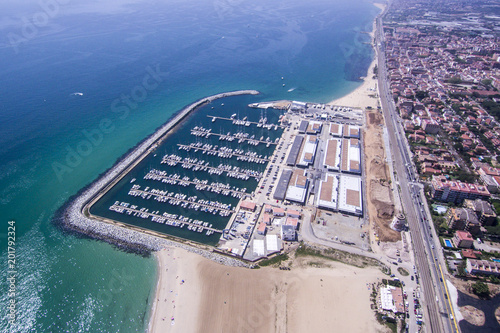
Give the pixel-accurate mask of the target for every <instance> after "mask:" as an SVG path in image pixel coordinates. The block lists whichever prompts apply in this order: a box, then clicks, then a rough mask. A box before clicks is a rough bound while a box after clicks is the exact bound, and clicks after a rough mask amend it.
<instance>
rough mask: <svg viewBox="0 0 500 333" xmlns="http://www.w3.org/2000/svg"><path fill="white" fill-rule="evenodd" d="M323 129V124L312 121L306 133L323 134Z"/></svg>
mask: <svg viewBox="0 0 500 333" xmlns="http://www.w3.org/2000/svg"><path fill="white" fill-rule="evenodd" d="M322 128H323V124H322V123H321V122H319V121H310V122H309V125H308V126H307V130H306V133H307V134H314V135H316V134H319V133H321V129H322Z"/></svg>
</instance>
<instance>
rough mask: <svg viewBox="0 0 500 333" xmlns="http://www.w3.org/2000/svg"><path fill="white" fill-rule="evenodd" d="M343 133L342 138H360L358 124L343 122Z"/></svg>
mask: <svg viewBox="0 0 500 333" xmlns="http://www.w3.org/2000/svg"><path fill="white" fill-rule="evenodd" d="M343 135H344V138H353V139H359V138H361V134H360V129H359V126H353V125H347V124H345V125H344V129H343Z"/></svg>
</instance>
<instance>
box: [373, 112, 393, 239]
mask: <svg viewBox="0 0 500 333" xmlns="http://www.w3.org/2000/svg"><path fill="white" fill-rule="evenodd" d="M366 115H367V120H368V121H367V125H366V129H365V133H364V138H365V139H364V143H365V149H364V152H365V166H366V167H365V169H366V171H365V173H366V183H367V184H368V186H367V189H366V190H367V194H368V195H367V197H368V200H367V201H368V202H367V206H368V214H369V216H370V224H371V226H372V228H373V231H374V233H375V234H376V235H377V236H378V237H379V240H380V241H381V242H395V241H398V240H400V239H401V235H400V233H399V232H397V231H394V230H392V229H391V228H390V224H391V222H392V218H393V217H394V213H395V212H394V197H393V195H392V190H391V185H390V183H389V181H390V176H389V168H388V166H387V163H386V162H385V161H386V159H385V156H386V155H385V149H384V142H383V138H382V132H383V131H382V127H381V124H383V122H384V118H383V116H382V114H381V113H380V112H379V111H377V110H371V111H367V114H366Z"/></svg>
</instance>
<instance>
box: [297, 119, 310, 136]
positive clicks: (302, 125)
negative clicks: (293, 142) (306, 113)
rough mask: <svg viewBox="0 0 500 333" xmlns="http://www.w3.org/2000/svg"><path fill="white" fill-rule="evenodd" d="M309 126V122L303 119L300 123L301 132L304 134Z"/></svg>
mask: <svg viewBox="0 0 500 333" xmlns="http://www.w3.org/2000/svg"><path fill="white" fill-rule="evenodd" d="M308 127H309V122H308V121H307V120H302V121H301V122H300V125H299V133H301V134H304V133H306V131H307V128H308Z"/></svg>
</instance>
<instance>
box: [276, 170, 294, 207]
mask: <svg viewBox="0 0 500 333" xmlns="http://www.w3.org/2000/svg"><path fill="white" fill-rule="evenodd" d="M292 173H293V172H292V170H290V169H283V171H282V172H281V176H280V179H279V181H278V184H276V189H275V190H274V196H273V198H274V199H276V200H283V199H285V195H286V190H287V188H288V184H289V183H290V178H291V177H292Z"/></svg>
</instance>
